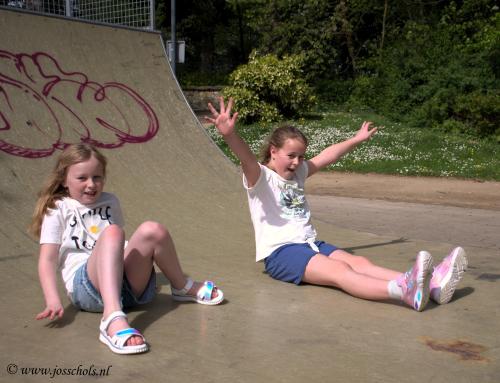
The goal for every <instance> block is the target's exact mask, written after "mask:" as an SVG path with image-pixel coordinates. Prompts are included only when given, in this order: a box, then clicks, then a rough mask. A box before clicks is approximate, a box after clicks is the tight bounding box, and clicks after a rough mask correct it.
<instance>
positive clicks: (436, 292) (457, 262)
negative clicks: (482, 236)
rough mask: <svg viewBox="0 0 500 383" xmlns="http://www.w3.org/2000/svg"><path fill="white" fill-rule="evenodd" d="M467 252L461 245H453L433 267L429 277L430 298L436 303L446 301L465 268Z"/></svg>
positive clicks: (441, 303)
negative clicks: (445, 255)
mask: <svg viewBox="0 0 500 383" xmlns="http://www.w3.org/2000/svg"><path fill="white" fill-rule="evenodd" d="M467 263H468V262H467V254H466V253H465V250H464V249H462V248H461V247H455V248H454V249H453V250H452V251H451V253H450V254H449V255H448V256H447V257H446V258H444V259H443V261H442V262H441V263H440V264H439V265H437V266H436V267H435V268H434V273H433V275H432V279H431V298H432V300H433V301H435V302H436V303H438V304H440V305H443V304H445V303H448V302H449V301H450V300H451V297H452V296H453V293H454V292H455V289H456V288H457V285H458V282H460V279H462V276H463V274H464V271H466V270H467Z"/></svg>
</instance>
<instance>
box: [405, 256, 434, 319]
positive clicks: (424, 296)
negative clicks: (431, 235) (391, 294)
mask: <svg viewBox="0 0 500 383" xmlns="http://www.w3.org/2000/svg"><path fill="white" fill-rule="evenodd" d="M431 276H432V256H431V255H430V254H429V253H428V252H427V251H420V252H419V253H418V254H417V260H416V261H415V264H414V265H413V267H412V268H411V269H410V270H409V271H407V272H406V273H404V274H403V275H402V276H401V277H400V278H399V279H398V285H399V286H401V288H402V289H403V298H402V299H403V302H405V303H406V304H407V305H409V306H411V307H413V308H414V309H415V310H417V311H422V310H423V309H424V308H425V306H426V305H427V302H428V301H429V294H430V280H431Z"/></svg>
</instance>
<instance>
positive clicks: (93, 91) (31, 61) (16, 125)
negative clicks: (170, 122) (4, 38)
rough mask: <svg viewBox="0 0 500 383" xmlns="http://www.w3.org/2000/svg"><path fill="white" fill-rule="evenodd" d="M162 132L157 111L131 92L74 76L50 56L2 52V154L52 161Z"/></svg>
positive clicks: (77, 74) (0, 58)
mask: <svg viewBox="0 0 500 383" xmlns="http://www.w3.org/2000/svg"><path fill="white" fill-rule="evenodd" d="M158 129H159V123H158V118H157V116H156V114H155V112H154V110H153V109H152V108H151V106H150V105H149V104H148V103H147V102H146V101H145V100H144V99H143V98H142V97H141V96H140V95H139V94H138V93H137V92H136V91H134V90H133V89H132V88H131V87H129V86H127V85H125V84H122V83H119V82H114V81H113V82H105V83H98V82H95V81H91V80H89V78H88V76H87V75H85V74H84V73H81V72H68V71H65V70H63V69H62V68H61V65H60V64H59V63H58V61H57V60H56V59H55V58H54V57H52V56H51V55H50V54H48V53H45V52H35V53H33V54H28V53H12V52H8V51H5V50H1V49H0V150H2V151H3V152H5V153H8V154H11V155H14V156H20V157H25V158H41V157H47V156H50V155H52V154H53V153H54V151H55V150H58V149H59V150H61V149H64V148H65V147H66V146H68V145H70V144H71V143H76V142H86V143H90V144H93V145H95V146H96V147H99V148H108V149H113V148H118V147H121V146H123V145H125V144H127V143H142V142H146V141H149V140H151V139H152V138H153V137H154V136H155V135H156V133H157V132H158Z"/></svg>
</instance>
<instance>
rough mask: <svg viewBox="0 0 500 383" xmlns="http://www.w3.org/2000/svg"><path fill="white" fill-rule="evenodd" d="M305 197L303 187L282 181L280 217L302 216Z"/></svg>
mask: <svg viewBox="0 0 500 383" xmlns="http://www.w3.org/2000/svg"><path fill="white" fill-rule="evenodd" d="M305 203H306V197H305V195H304V189H301V188H299V186H298V185H297V184H296V183H284V184H282V185H280V206H281V217H282V218H286V219H290V218H297V217H304V215H305Z"/></svg>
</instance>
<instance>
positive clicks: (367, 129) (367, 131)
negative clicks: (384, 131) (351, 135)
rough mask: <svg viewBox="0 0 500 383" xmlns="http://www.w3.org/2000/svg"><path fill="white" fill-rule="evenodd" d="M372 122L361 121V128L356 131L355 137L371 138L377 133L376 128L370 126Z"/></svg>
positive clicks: (361, 139) (364, 139) (360, 138)
mask: <svg viewBox="0 0 500 383" xmlns="http://www.w3.org/2000/svg"><path fill="white" fill-rule="evenodd" d="M372 124H373V122H370V121H365V122H363V125H361V128H360V129H359V130H358V132H357V133H356V136H355V138H356V139H358V140H359V141H366V140H369V139H370V138H372V136H373V135H374V134H375V133H377V128H372V127H371V126H372Z"/></svg>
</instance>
